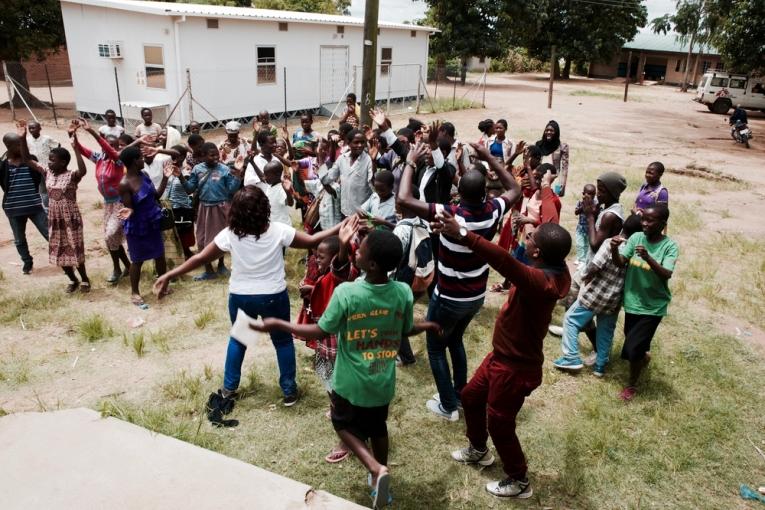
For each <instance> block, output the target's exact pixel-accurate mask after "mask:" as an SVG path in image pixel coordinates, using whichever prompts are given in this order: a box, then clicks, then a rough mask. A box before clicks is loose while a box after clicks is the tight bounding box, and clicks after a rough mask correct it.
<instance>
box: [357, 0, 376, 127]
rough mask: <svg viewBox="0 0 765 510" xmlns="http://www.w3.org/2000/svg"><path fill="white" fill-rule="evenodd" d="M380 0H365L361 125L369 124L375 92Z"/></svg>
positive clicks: (370, 122)
mask: <svg viewBox="0 0 765 510" xmlns="http://www.w3.org/2000/svg"><path fill="white" fill-rule="evenodd" d="M379 11H380V0H366V7H365V9H364V51H363V55H364V56H363V60H362V66H363V67H362V70H361V119H360V120H361V125H362V126H369V125H371V124H372V119H370V118H369V111H370V110H371V109H372V108H374V106H375V99H376V92H377V17H378V14H379Z"/></svg>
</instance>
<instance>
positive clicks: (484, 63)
mask: <svg viewBox="0 0 765 510" xmlns="http://www.w3.org/2000/svg"><path fill="white" fill-rule="evenodd" d="M490 65H491V59H490V58H489V57H470V58H469V59H468V60H467V70H468V71H477V72H479V73H482V72H483V70H484V69H488V68H489V66H490Z"/></svg>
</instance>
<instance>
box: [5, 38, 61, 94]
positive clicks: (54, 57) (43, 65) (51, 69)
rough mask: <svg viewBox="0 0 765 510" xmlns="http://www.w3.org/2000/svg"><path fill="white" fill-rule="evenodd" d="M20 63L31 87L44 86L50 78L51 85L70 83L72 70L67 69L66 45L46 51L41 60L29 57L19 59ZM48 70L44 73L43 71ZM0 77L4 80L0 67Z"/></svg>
mask: <svg viewBox="0 0 765 510" xmlns="http://www.w3.org/2000/svg"><path fill="white" fill-rule="evenodd" d="M21 65H22V66H24V69H25V70H26V72H27V81H28V82H29V85H30V86H32V87H44V86H47V85H48V78H50V83H51V85H54V86H55V85H71V84H72V71H71V69H69V54H68V53H67V51H66V46H61V47H60V48H59V49H58V50H56V51H53V50H51V51H48V52H46V55H45V57H44V58H43V59H42V60H37V57H34V56H32V57H30V58H28V59H26V60H22V61H21ZM46 70H47V72H48V74H47V75H46V74H45V72H46ZM0 79H2V80H4V79H5V76H3V69H2V67H0Z"/></svg>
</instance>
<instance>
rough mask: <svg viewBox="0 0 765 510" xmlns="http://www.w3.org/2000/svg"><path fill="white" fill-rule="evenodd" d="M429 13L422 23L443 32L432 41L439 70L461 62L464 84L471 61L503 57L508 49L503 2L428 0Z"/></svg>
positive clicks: (432, 50) (432, 37) (431, 46)
mask: <svg viewBox="0 0 765 510" xmlns="http://www.w3.org/2000/svg"><path fill="white" fill-rule="evenodd" d="M426 1H427V3H428V6H429V8H428V11H427V12H426V15H425V19H424V20H421V21H420V23H421V24H425V25H431V26H434V27H436V28H438V29H439V30H440V32H438V33H436V34H434V35H433V36H431V38H430V52H431V54H432V55H434V56H435V57H436V60H437V66H438V68H439V69H442V68H444V65H443V64H445V62H446V60H447V59H448V58H450V57H458V58H459V59H460V61H461V64H462V65H461V73H460V74H461V76H460V78H461V81H462V83H463V84H464V83H465V72H466V65H467V59H468V58H470V57H472V56H477V57H499V56H502V55H503V54H504V53H505V51H506V49H507V44H506V38H505V36H504V30H503V29H502V25H503V23H506V22H507V21H508V19H507V12H508V11H507V10H505V9H503V7H502V2H499V3H498V2H496V1H489V0H474V1H469V0H426Z"/></svg>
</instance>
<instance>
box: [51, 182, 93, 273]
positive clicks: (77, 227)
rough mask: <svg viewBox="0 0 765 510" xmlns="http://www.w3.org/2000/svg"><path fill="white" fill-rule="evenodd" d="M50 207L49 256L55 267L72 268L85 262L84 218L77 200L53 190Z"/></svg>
mask: <svg viewBox="0 0 765 510" xmlns="http://www.w3.org/2000/svg"><path fill="white" fill-rule="evenodd" d="M49 196H50V202H49V206H48V241H49V245H48V255H49V261H50V263H51V264H52V265H54V266H59V267H72V266H79V265H80V264H82V263H83V262H85V240H84V237H83V234H82V216H81V215H80V209H79V208H78V207H77V198H76V196H75V197H71V196H69V193H67V194H66V195H63V194H62V193H61V190H58V189H55V190H51V193H50V195H49Z"/></svg>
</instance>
